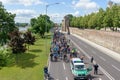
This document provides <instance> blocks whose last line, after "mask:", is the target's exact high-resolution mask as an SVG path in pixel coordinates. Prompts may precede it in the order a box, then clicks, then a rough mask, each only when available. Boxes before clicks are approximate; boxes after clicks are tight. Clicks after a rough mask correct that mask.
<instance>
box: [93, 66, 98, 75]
mask: <svg viewBox="0 0 120 80" xmlns="http://www.w3.org/2000/svg"><path fill="white" fill-rule="evenodd" d="M98 67H99V66H98V64H95V65H94V74H98Z"/></svg>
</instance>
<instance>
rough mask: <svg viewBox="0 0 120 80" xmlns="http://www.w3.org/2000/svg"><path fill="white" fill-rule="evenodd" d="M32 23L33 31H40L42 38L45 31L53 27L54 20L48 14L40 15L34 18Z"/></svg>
mask: <svg viewBox="0 0 120 80" xmlns="http://www.w3.org/2000/svg"><path fill="white" fill-rule="evenodd" d="M30 24H31V26H32V32H34V33H38V34H39V35H40V36H41V37H42V38H43V37H44V34H45V32H49V30H50V29H51V27H53V22H52V21H51V20H50V17H49V16H47V15H40V16H39V17H37V18H32V19H31V21H30Z"/></svg>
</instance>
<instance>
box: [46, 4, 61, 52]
mask: <svg viewBox="0 0 120 80" xmlns="http://www.w3.org/2000/svg"><path fill="white" fill-rule="evenodd" d="M56 4H60V3H52V4H47V5H46V12H45V13H46V21H45V32H47V10H48V7H49V6H52V5H56ZM45 39H46V42H45V44H46V47H45V48H46V54H47V36H46V37H45Z"/></svg>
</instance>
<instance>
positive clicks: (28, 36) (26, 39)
mask: <svg viewBox="0 0 120 80" xmlns="http://www.w3.org/2000/svg"><path fill="white" fill-rule="evenodd" d="M23 37H24V42H25V43H27V44H28V50H29V45H34V42H35V36H32V33H31V32H30V31H27V32H26V33H24V34H23Z"/></svg>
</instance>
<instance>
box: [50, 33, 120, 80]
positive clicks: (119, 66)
mask: <svg viewBox="0 0 120 80" xmlns="http://www.w3.org/2000/svg"><path fill="white" fill-rule="evenodd" d="M68 37H69V39H70V40H71V42H72V43H73V45H74V46H75V47H76V48H77V49H78V50H79V52H80V55H83V54H85V56H86V57H85V62H86V63H87V64H86V65H90V58H91V56H93V57H94V63H97V64H98V65H99V71H98V75H94V74H93V71H91V75H92V80H120V62H118V61H117V60H115V59H113V58H111V57H110V56H108V55H106V54H104V53H103V52H102V51H99V50H98V49H96V48H94V47H92V46H91V45H89V44H87V43H85V42H84V41H82V40H80V39H78V38H76V37H74V36H72V35H70V36H68ZM73 45H72V46H73ZM49 72H50V74H51V77H52V78H53V79H51V80H74V79H73V75H72V73H71V70H70V64H69V63H65V62H64V61H62V60H59V61H58V62H49Z"/></svg>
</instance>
